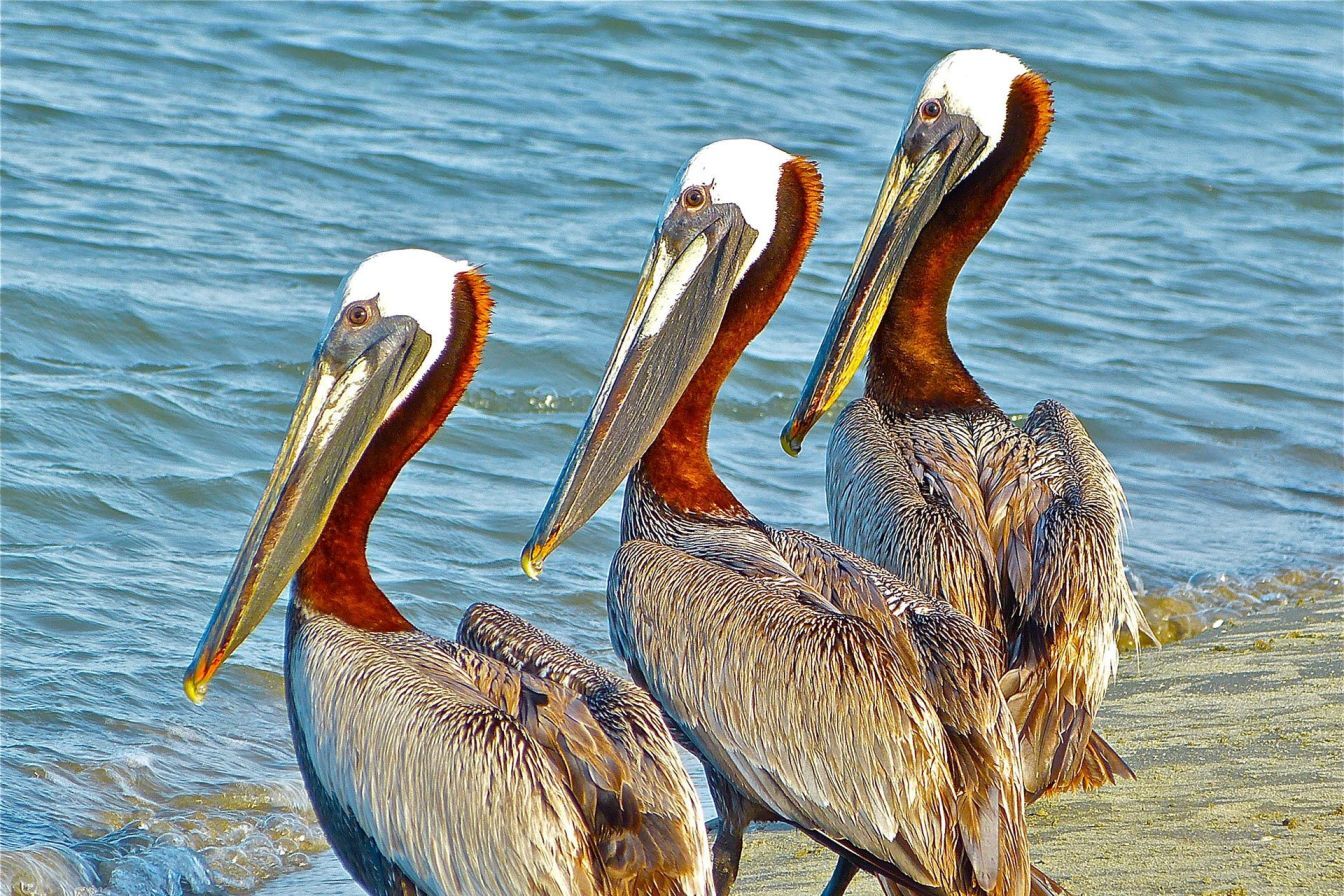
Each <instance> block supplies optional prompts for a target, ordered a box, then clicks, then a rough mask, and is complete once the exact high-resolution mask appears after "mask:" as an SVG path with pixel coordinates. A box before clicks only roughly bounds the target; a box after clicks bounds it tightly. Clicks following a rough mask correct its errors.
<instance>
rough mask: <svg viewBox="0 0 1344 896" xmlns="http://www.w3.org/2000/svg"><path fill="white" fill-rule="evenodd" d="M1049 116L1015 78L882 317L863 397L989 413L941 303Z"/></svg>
mask: <svg viewBox="0 0 1344 896" xmlns="http://www.w3.org/2000/svg"><path fill="white" fill-rule="evenodd" d="M1053 116H1054V112H1053V106H1052V101H1051V95H1050V86H1049V84H1047V83H1046V81H1045V79H1044V78H1042V77H1041V76H1040V75H1038V74H1036V73H1035V72H1027V73H1026V74H1023V75H1019V76H1018V77H1017V79H1016V80H1015V81H1014V82H1013V86H1012V89H1011V91H1010V92H1009V95H1008V115H1007V119H1006V121H1005V123H1004V132H1003V137H1002V139H1001V140H1000V141H999V145H998V146H996V147H995V148H994V150H993V151H992V152H990V154H989V155H988V156H987V157H986V158H985V160H984V161H983V162H982V163H981V164H980V166H979V167H978V168H976V170H975V171H973V172H971V174H970V175H969V176H968V177H967V178H966V179H965V180H963V181H962V182H961V183H960V184H958V185H957V186H956V187H955V188H954V189H952V190H951V191H950V192H949V193H948V194H947V196H946V197H945V198H944V199H943V201H942V203H941V204H940V205H939V207H938V211H937V212H935V213H934V215H933V217H932V218H931V219H930V220H929V223H928V224H927V225H925V227H924V229H923V231H921V233H920V235H919V238H918V240H916V242H915V246H914V248H913V250H912V251H911V253H910V257H909V259H908V260H907V261H906V264H905V267H904V268H903V270H902V272H901V277H900V280H899V281H897V285H896V291H895V293H894V294H893V295H892V298H891V304H890V305H889V306H888V307H887V311H886V313H885V314H884V315H883V317H882V322H881V324H879V326H878V329H877V333H876V334H875V335H874V337H873V344H872V349H871V353H870V355H869V360H868V381H867V385H866V388H865V394H867V395H868V396H869V397H870V398H873V399H875V400H876V401H878V402H879V403H880V404H881V405H883V406H884V407H886V408H888V409H891V410H895V411H898V412H900V413H910V414H925V413H936V412H938V411H945V410H960V409H971V408H976V407H992V406H993V402H992V401H991V400H990V398H989V396H988V395H986V394H985V392H984V390H983V389H981V388H980V384H979V383H977V382H976V381H975V378H974V377H972V376H971V374H970V372H969V371H967V370H966V367H965V365H964V364H962V363H961V359H960V358H959V357H957V353H956V350H955V349H953V348H952V341H951V339H949V338H948V335H947V302H948V299H949V297H950V296H951V295H952V286H953V284H954V283H955V282H956V280H957V275H958V274H959V273H961V268H962V265H964V264H965V263H966V259H967V258H969V257H970V255H971V252H972V251H974V250H975V247H976V246H977V245H978V244H979V242H980V240H981V239H982V238H983V237H984V235H985V234H986V233H988V232H989V229H990V227H992V226H993V225H994V222H995V220H997V219H998V217H999V213H1000V212H1002V211H1003V207H1004V205H1005V204H1006V203H1007V202H1008V197H1009V196H1010V195H1012V192H1013V188H1014V187H1016V186H1017V182H1018V181H1019V180H1021V179H1022V175H1023V174H1025V173H1026V171H1027V168H1029V167H1030V166H1031V162H1032V159H1034V158H1035V157H1036V154H1037V153H1038V152H1040V150H1041V147H1042V146H1044V145H1045V138H1046V134H1047V133H1048V132H1049V130H1050V122H1051V120H1052V118H1053Z"/></svg>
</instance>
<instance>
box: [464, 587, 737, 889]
mask: <svg viewBox="0 0 1344 896" xmlns="http://www.w3.org/2000/svg"><path fill="white" fill-rule="evenodd" d="M458 641H459V642H461V643H462V644H463V645H465V646H468V647H470V648H472V649H473V650H475V651H477V652H478V653H481V654H484V655H486V656H489V657H492V658H494V659H496V660H498V661H500V662H502V663H504V664H506V665H507V666H508V667H510V668H511V669H513V670H517V671H518V672H520V673H522V675H521V678H520V683H521V688H522V690H523V692H524V694H523V696H522V698H521V700H520V707H519V713H520V716H521V717H523V718H524V725H525V727H526V728H527V729H528V731H529V732H530V733H532V734H533V736H534V737H536V738H537V740H538V741H539V742H540V743H542V744H543V745H544V746H545V748H546V749H547V750H548V752H549V753H550V755H551V756H552V758H553V760H554V761H555V763H556V764H557V766H558V767H559V768H561V769H563V773H564V777H565V779H566V780H567V781H568V782H569V786H570V789H571V790H572V791H573V793H574V795H575V798H576V800H577V801H578V803H579V805H580V807H581V811H582V813H583V815H584V817H586V818H588V819H589V820H590V823H591V825H592V829H593V831H594V834H595V836H596V838H597V840H598V844H599V851H600V853H601V855H602V857H603V861H604V864H605V865H606V868H607V874H608V877H609V878H610V880H611V883H612V886H613V889H614V892H616V893H630V894H642V893H649V894H654V893H657V894H685V896H692V894H708V893H709V892H710V889H711V886H712V885H711V882H710V876H709V845H708V842H707V840H706V838H705V831H704V819H703V817H702V815H701V812H700V804H699V801H698V799H697V798H696V794H695V790H694V789H693V788H692V786H691V782H690V779H689V778H688V777H687V776H686V771H685V769H684V768H683V767H682V765H681V761H680V759H679V757H678V756H677V753H676V748H675V747H674V746H673V744H672V740H671V737H670V735H669V734H668V731H667V728H666V726H665V725H664V723H663V719H662V715H661V713H660V712H659V710H658V708H657V706H655V705H654V703H653V701H652V700H650V699H649V697H648V695H647V694H645V693H644V692H643V691H641V690H639V688H637V687H635V686H634V685H633V684H631V683H630V682H628V681H625V680H623V679H621V678H618V677H617V676H615V675H613V674H611V673H610V672H608V671H607V670H605V669H603V668H601V667H600V666H598V665H597V664H595V663H593V662H592V661H591V660H589V659H587V658H586V657H584V656H582V655H581V654H579V653H578V652H576V651H575V650H573V649H572V648H570V647H568V646H567V645H565V644H562V643H560V642H559V641H556V640H555V639H554V638H551V637H550V636H549V635H547V634H545V633H544V632H542V631H540V630H539V629H537V628H535V627H534V626H532V625H530V624H529V623H527V622H525V621H524V620H522V619H520V618H519V617H517V616H515V615H513V614H512V613H509V612H508V611H506V610H502V609H500V608H499V607H494V606H491V605H489V604H475V605H473V606H472V607H471V608H470V609H468V610H467V612H466V614H465V615H464V616H463V618H462V622H461V624H460V626H459V628H458Z"/></svg>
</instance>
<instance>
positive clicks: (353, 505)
mask: <svg viewBox="0 0 1344 896" xmlns="http://www.w3.org/2000/svg"><path fill="white" fill-rule="evenodd" d="M452 302H453V324H452V326H453V337H452V339H451V340H449V342H448V344H447V345H446V346H444V350H443V354H442V355H441V356H440V357H439V360H438V361H436V362H435V363H434V366H433V367H432V368H431V369H430V371H429V372H428V373H427V374H426V375H425V378H424V379H423V380H421V382H420V384H419V385H418V386H417V387H416V389H415V391H414V392H412V393H411V394H410V395H409V396H408V397H407V399H406V400H405V401H404V402H403V403H402V405H401V407H399V408H398V409H397V410H396V412H395V413H394V414H393V415H392V416H391V417H389V418H388V419H387V422H386V423H384V424H383V426H382V427H381V428H380V429H379V430H378V432H377V433H376V434H375V435H374V437H373V440H372V441H371V442H370V443H369V447H368V448H367V449H366V450H365V452H364V456H363V457H361V458H360V461H359V463H358V465H356V467H355V470H354V472H353V473H352V474H351V476H350V479H349V481H348V482H346V484H345V487H344V488H343V489H341V494H340V497H338V498H337V499H336V504H335V505H334V506H333V508H332V511H331V516H330V517H328V518H327V524H326V526H325V527H324V528H323V529H322V534H321V535H320V536H319V537H318V539H317V544H315V545H314V546H313V549H312V551H311V552H309V554H308V557H307V559H306V560H304V562H303V565H302V566H300V567H299V572H298V576H297V579H296V589H295V599H296V600H297V601H298V602H299V603H300V604H301V605H303V606H304V608H305V609H311V610H314V611H316V612H319V613H328V614H331V615H333V616H336V617H338V618H339V619H341V620H343V621H344V622H346V623H349V624H350V625H353V626H356V627H358V628H363V629H367V630H369V631H409V630H411V629H413V628H414V626H412V625H411V623H410V622H409V621H407V619H406V617H405V616H403V615H401V612H400V611H398V610H397V608H396V607H395V606H393V604H392V601H390V600H388V598H387V595H385V594H384V593H383V591H382V589H381V588H379V587H378V586H377V585H376V584H375V583H374V581H373V577H372V576H371V575H370V574H369V562H368V558H367V557H366V556H365V551H366V547H367V545H368V540H369V525H370V523H372V522H373V515H374V514H375V513H377V512H378V508H379V507H380V506H381V505H382V503H383V499H384V498H386V497H387V492H388V489H390V488H391V487H392V483H393V481H395V480H396V478H397V474H398V473H400V472H401V468H402V467H404V466H405V465H406V462H407V461H409V460H410V459H411V458H412V457H413V456H414V455H415V453H416V452H417V451H419V450H420V448H421V447H422V446H423V445H424V444H425V442H427V441H429V438H430V436H432V435H433V434H434V433H435V431H437V430H438V428H439V427H440V426H442V425H443V421H444V419H445V418H446V417H447V416H448V412H449V411H451V410H452V409H453V407H454V406H455V405H456V404H457V402H458V400H459V399H461V397H462V393H463V392H464V391H465V390H466V388H467V383H468V382H470V381H471V377H472V375H473V374H474V373H475V372H476V367H477V364H478V363H479V362H480V357H481V349H482V347H483V346H484V344H485V335H486V332H487V330H488V329H489V326H490V290H489V287H488V286H487V285H486V282H485V278H483V277H482V276H481V275H480V274H478V273H477V272H476V271H467V272H465V273H462V274H459V275H458V277H457V280H456V282H455V283H454V285H453V294H452Z"/></svg>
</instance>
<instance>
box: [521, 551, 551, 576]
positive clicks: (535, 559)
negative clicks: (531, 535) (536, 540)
mask: <svg viewBox="0 0 1344 896" xmlns="http://www.w3.org/2000/svg"><path fill="white" fill-rule="evenodd" d="M548 553H550V551H547V550H544V549H542V547H541V546H540V545H536V544H532V543H529V544H528V545H527V547H525V548H524V549H523V557H522V560H521V563H522V566H523V572H524V573H526V574H527V577H528V578H529V579H532V580H533V581H536V580H537V579H539V578H541V568H542V566H543V565H545V563H546V555H547V554H548Z"/></svg>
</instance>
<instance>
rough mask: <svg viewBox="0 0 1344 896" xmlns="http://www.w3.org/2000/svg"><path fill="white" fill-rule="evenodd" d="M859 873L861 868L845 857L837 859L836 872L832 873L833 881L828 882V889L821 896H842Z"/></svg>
mask: <svg viewBox="0 0 1344 896" xmlns="http://www.w3.org/2000/svg"><path fill="white" fill-rule="evenodd" d="M858 873H859V866H858V865H855V864H854V863H853V862H851V861H850V860H849V859H847V858H845V857H844V856H841V857H840V858H838V859H836V861H835V870H834V871H832V872H831V879H830V880H829V881H827V882H826V889H824V890H822V891H821V896H842V894H843V893H844V892H845V891H846V890H848V889H849V883H850V881H852V880H854V875H856V874H858Z"/></svg>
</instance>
